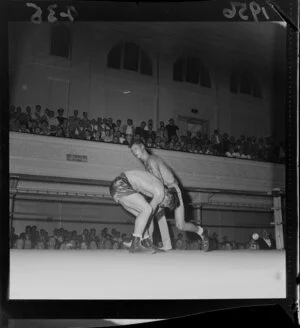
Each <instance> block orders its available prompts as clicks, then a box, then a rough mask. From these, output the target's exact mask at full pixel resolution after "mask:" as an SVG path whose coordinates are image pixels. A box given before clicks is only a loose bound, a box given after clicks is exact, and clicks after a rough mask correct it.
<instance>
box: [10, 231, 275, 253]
mask: <svg viewBox="0 0 300 328" xmlns="http://www.w3.org/2000/svg"><path fill="white" fill-rule="evenodd" d="M209 238H210V241H211V242H210V244H211V246H210V249H211V250H235V249H252V250H259V249H274V248H275V242H274V240H273V238H272V236H271V235H270V234H268V232H267V231H265V230H264V231H263V232H262V233H261V235H259V234H257V233H254V234H253V235H252V236H250V237H249V240H248V241H247V242H245V243H237V242H235V241H229V240H228V238H227V237H226V236H224V237H223V240H222V241H221V242H219V240H218V236H217V234H216V233H212V234H211V235H210V237H209ZM130 240H131V236H127V234H126V233H121V232H120V231H118V230H116V229H114V228H113V229H111V231H109V230H108V228H104V229H102V230H101V233H100V235H97V231H96V229H95V228H92V229H90V230H88V229H84V230H83V232H82V233H81V234H79V233H78V232H77V231H76V230H73V231H68V230H66V229H64V228H60V229H54V230H53V233H52V234H51V235H49V233H48V232H47V231H46V230H45V229H40V230H38V228H37V226H35V225H34V226H30V225H27V226H26V228H25V231H24V232H22V233H20V235H17V234H16V233H15V230H14V228H12V229H11V234H10V247H11V248H12V249H39V250H42V249H50V250H72V249H77V250H87V249H91V250H97V249H106V250H108V249H114V250H117V249H124V248H125V247H124V244H123V243H124V242H129V241H130ZM172 242H173V248H174V249H177V250H202V243H201V239H200V238H198V239H190V238H189V237H187V238H184V236H183V234H182V233H179V234H178V235H177V237H176V238H175V239H174V240H173V241H172ZM154 244H156V246H158V247H162V246H163V245H162V243H161V241H156V242H155V243H154Z"/></svg>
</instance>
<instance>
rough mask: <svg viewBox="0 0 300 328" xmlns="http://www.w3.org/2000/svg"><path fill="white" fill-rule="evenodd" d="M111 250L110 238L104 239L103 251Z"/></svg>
mask: <svg viewBox="0 0 300 328" xmlns="http://www.w3.org/2000/svg"><path fill="white" fill-rule="evenodd" d="M112 248H113V242H112V239H111V238H106V239H105V242H104V249H112Z"/></svg>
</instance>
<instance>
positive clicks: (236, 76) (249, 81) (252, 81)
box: [229, 70, 263, 98]
mask: <svg viewBox="0 0 300 328" xmlns="http://www.w3.org/2000/svg"><path fill="white" fill-rule="evenodd" d="M229 87H230V92H231V93H242V94H245V95H249V96H252V97H255V98H262V97H263V94H262V87H261V83H260V81H259V79H258V78H257V77H256V76H255V75H254V74H253V73H252V71H250V70H243V71H237V70H234V71H232V72H231V74H230V81H229Z"/></svg>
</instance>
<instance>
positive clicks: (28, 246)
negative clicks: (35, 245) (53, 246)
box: [24, 239, 32, 249]
mask: <svg viewBox="0 0 300 328" xmlns="http://www.w3.org/2000/svg"><path fill="white" fill-rule="evenodd" d="M24 249H32V241H31V239H25V240H24Z"/></svg>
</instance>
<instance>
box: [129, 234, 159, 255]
mask: <svg viewBox="0 0 300 328" xmlns="http://www.w3.org/2000/svg"><path fill="white" fill-rule="evenodd" d="M129 252H130V253H148V254H154V253H155V250H154V249H153V248H146V247H144V246H143V245H142V243H141V238H140V237H135V236H133V237H132V242H131V246H130V248H129Z"/></svg>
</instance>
